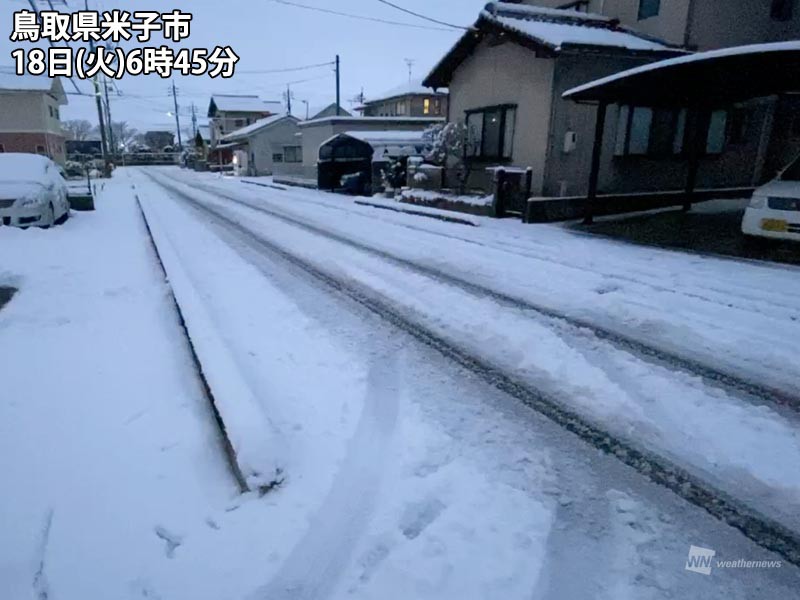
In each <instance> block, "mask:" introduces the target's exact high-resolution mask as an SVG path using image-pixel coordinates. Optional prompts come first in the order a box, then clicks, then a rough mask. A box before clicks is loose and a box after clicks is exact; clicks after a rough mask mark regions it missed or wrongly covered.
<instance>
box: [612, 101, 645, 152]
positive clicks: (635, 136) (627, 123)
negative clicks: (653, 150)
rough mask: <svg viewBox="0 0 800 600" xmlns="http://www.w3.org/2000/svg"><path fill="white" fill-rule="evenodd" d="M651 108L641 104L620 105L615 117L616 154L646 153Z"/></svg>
mask: <svg viewBox="0 0 800 600" xmlns="http://www.w3.org/2000/svg"><path fill="white" fill-rule="evenodd" d="M652 125H653V109H652V108H646V107H642V106H634V107H630V106H620V109H619V116H618V119H617V144H616V147H615V149H614V154H615V155H616V156H627V155H631V154H647V153H648V151H649V150H650V130H651V127H652Z"/></svg>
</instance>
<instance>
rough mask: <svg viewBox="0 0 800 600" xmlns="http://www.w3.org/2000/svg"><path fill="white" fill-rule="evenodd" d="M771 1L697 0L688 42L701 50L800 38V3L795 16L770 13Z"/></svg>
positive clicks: (795, 9)
mask: <svg viewBox="0 0 800 600" xmlns="http://www.w3.org/2000/svg"><path fill="white" fill-rule="evenodd" d="M771 6H772V2H771V0H724V2H722V1H721V0H695V2H694V5H693V8H692V15H691V24H690V27H691V34H690V36H689V44H690V46H691V47H693V48H698V49H700V50H710V49H713V48H722V47H726V46H740V45H744V44H756V43H763V42H777V41H783V40H796V39H798V38H800V2H797V0H795V2H794V11H793V17H792V19H791V20H789V21H777V20H774V19H772V17H771V16H770V8H771Z"/></svg>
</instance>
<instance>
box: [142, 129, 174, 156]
mask: <svg viewBox="0 0 800 600" xmlns="http://www.w3.org/2000/svg"><path fill="white" fill-rule="evenodd" d="M144 143H145V144H147V146H148V148H150V150H152V151H153V152H161V151H163V150H164V148H171V147H172V146H173V145H174V144H175V134H174V133H172V132H171V131H158V130H156V131H148V132H146V133H145V134H144Z"/></svg>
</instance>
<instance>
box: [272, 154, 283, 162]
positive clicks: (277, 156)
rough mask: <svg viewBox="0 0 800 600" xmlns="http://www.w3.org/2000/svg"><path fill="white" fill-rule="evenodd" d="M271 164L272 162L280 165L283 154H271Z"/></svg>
mask: <svg viewBox="0 0 800 600" xmlns="http://www.w3.org/2000/svg"><path fill="white" fill-rule="evenodd" d="M272 162H274V163H282V162H283V154H273V155H272Z"/></svg>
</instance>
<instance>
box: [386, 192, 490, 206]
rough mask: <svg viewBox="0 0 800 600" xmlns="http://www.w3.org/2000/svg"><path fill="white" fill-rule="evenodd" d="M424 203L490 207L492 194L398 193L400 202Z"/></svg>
mask: <svg viewBox="0 0 800 600" xmlns="http://www.w3.org/2000/svg"><path fill="white" fill-rule="evenodd" d="M415 200H416V201H419V200H422V201H426V202H430V203H431V204H435V203H436V202H442V201H444V202H452V203H454V204H467V205H469V206H484V207H485V206H491V205H492V204H493V203H494V194H489V195H488V196H478V195H466V194H451V193H448V192H437V191H434V190H416V189H414V190H403V191H402V192H400V201H401V202H413V201H415Z"/></svg>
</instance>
